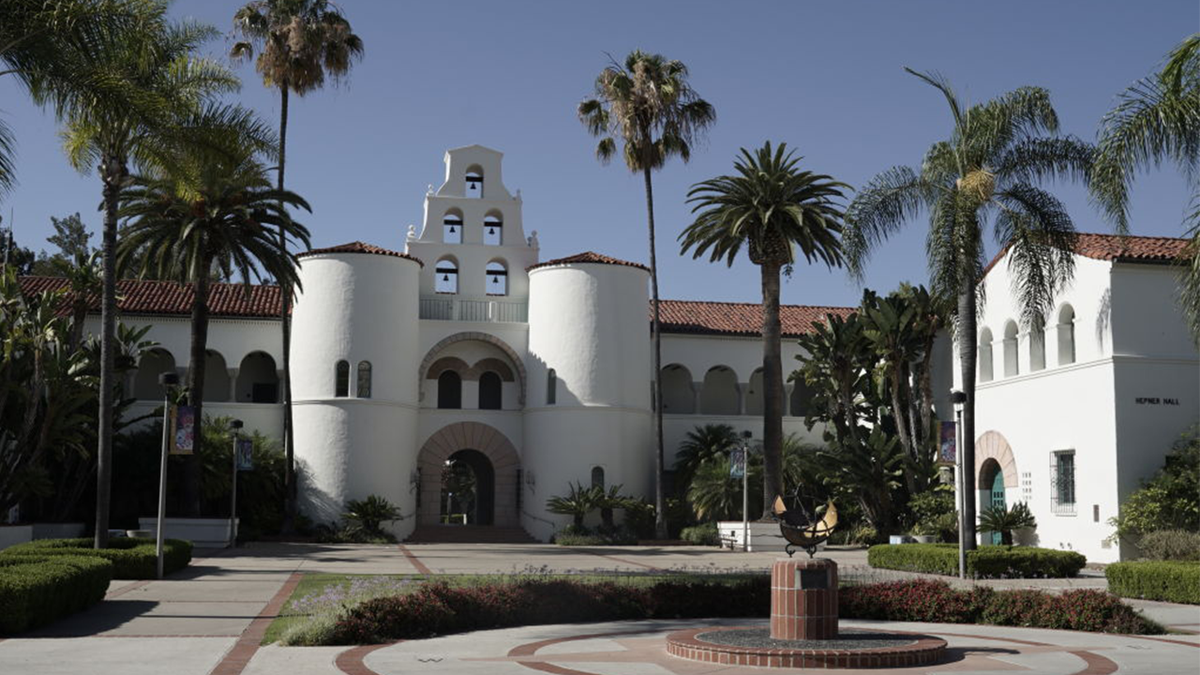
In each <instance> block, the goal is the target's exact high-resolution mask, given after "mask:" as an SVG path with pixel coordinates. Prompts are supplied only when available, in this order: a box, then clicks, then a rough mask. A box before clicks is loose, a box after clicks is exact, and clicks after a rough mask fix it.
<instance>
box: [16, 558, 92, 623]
mask: <svg viewBox="0 0 1200 675" xmlns="http://www.w3.org/2000/svg"><path fill="white" fill-rule="evenodd" d="M112 572H113V564H112V563H111V562H109V561H108V560H105V559H103V558H98V557H95V556H91V557H88V556H73V555H30V554H20V555H11V554H10V555H4V556H0V634H12V633H20V632H21V631H25V630H29V629H30V628H36V627H37V626H42V625H45V624H47V623H50V622H51V621H55V620H56V619H60V618H62V617H64V616H68V615H71V614H74V613H75V612H78V611H79V610H81V609H84V608H85V607H89V606H91V605H94V604H96V603H97V602H100V601H101V600H103V599H104V594H105V593H106V592H107V591H108V582H109V581H111V580H112Z"/></svg>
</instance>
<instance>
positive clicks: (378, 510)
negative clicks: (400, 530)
mask: <svg viewBox="0 0 1200 675" xmlns="http://www.w3.org/2000/svg"><path fill="white" fill-rule="evenodd" d="M342 519H343V520H345V521H346V527H345V530H344V531H345V533H346V535H347V536H349V537H351V538H355V539H357V538H359V537H362V538H365V539H383V540H386V541H388V542H393V541H395V540H396V538H395V537H394V536H392V533H390V532H384V531H383V524H384V523H385V522H386V523H394V522H396V521H397V520H399V519H400V508H399V507H398V506H396V505H395V504H393V503H391V502H389V501H388V500H386V499H384V498H383V497H380V496H379V495H368V496H367V498H366V499H362V500H358V499H351V500H350V501H348V502H346V513H343V514H342Z"/></svg>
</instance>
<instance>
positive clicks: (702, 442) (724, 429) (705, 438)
mask: <svg viewBox="0 0 1200 675" xmlns="http://www.w3.org/2000/svg"><path fill="white" fill-rule="evenodd" d="M740 443H741V439H740V438H739V437H738V433H737V430H736V429H734V428H733V426H732V425H729V424H705V425H702V426H697V427H696V428H695V429H692V430H691V431H689V432H687V435H686V436H684V438H683V442H682V443H680V444H679V452H678V453H676V455H675V489H676V490H677V491H680V492H683V493H685V494H686V492H687V489H688V486H689V485H690V484H691V482H692V476H695V475H696V470H697V469H699V468H700V465H701V464H703V463H705V462H707V461H710V460H718V459H719V460H722V461H725V460H728V459H729V453H730V451H732V450H733V449H734V448H736V447H738V445H739V444H740Z"/></svg>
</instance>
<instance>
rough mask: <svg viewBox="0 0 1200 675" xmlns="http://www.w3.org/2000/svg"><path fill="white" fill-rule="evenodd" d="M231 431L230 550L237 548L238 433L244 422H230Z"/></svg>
mask: <svg viewBox="0 0 1200 675" xmlns="http://www.w3.org/2000/svg"><path fill="white" fill-rule="evenodd" d="M229 430H230V431H232V432H233V489H231V490H230V493H231V494H232V497H231V498H230V504H229V547H228V548H237V479H238V440H239V436H238V432H240V431H241V430H242V421H241V420H229Z"/></svg>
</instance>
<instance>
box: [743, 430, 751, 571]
mask: <svg viewBox="0 0 1200 675" xmlns="http://www.w3.org/2000/svg"><path fill="white" fill-rule="evenodd" d="M749 550H750V444H749V443H746V444H744V445H743V446H742V552H743V553H745V552H747V551H749Z"/></svg>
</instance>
